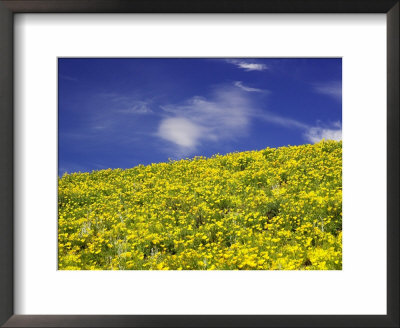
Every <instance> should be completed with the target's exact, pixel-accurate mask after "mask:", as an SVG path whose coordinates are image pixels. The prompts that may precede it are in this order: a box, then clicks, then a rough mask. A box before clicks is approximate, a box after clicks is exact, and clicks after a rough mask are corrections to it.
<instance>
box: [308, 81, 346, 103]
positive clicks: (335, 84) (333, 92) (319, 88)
mask: <svg viewBox="0 0 400 328" xmlns="http://www.w3.org/2000/svg"><path fill="white" fill-rule="evenodd" d="M314 90H315V91H316V92H318V93H321V94H324V95H327V96H330V97H332V98H335V99H336V100H339V101H341V100H342V83H341V82H339V81H332V82H327V83H317V84H314Z"/></svg>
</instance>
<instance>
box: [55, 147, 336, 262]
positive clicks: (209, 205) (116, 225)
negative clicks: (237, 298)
mask: <svg viewBox="0 0 400 328" xmlns="http://www.w3.org/2000/svg"><path fill="white" fill-rule="evenodd" d="M58 183H59V186H58V208H59V218H58V230H59V234H58V257H59V258H58V259H59V262H58V265H59V269H60V270H98V269H102V270H108V269H111V270H237V269H238V270H341V268H342V142H336V141H321V142H319V143H317V144H314V145H301V146H289V147H281V148H276V149H273V148H267V149H264V150H261V151H248V152H240V153H231V154H228V155H224V156H221V155H215V156H213V157H212V158H204V157H195V158H193V159H186V160H180V161H170V162H168V163H159V164H152V165H148V166H142V165H139V166H137V167H134V168H132V169H126V170H121V169H115V170H111V169H108V170H102V171H93V172H91V173H72V174H65V175H64V176H63V177H61V178H59V181H58Z"/></svg>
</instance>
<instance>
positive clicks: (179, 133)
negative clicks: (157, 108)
mask: <svg viewBox="0 0 400 328" xmlns="http://www.w3.org/2000/svg"><path fill="white" fill-rule="evenodd" d="M205 132H206V129H205V128H204V127H202V126H201V125H198V124H196V123H193V122H192V121H190V120H189V119H187V118H184V117H172V118H166V119H164V120H163V121H162V122H161V124H160V126H159V129H158V136H160V137H161V138H163V139H165V140H168V141H170V142H172V143H174V144H176V145H177V146H179V147H182V148H186V149H187V150H188V151H191V150H193V149H195V148H196V146H197V145H198V142H199V140H200V139H201V138H202V136H203V135H204V133H205Z"/></svg>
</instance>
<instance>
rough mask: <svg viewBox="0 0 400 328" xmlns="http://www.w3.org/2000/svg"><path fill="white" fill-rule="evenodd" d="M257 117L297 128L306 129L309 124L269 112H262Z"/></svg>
mask: <svg viewBox="0 0 400 328" xmlns="http://www.w3.org/2000/svg"><path fill="white" fill-rule="evenodd" d="M257 117H258V118H260V119H262V120H264V121H266V122H269V123H274V124H277V125H280V126H283V127H286V128H297V129H308V128H309V126H308V125H307V124H304V123H302V122H300V121H297V120H294V119H292V118H288V117H283V116H279V115H276V114H273V113H270V112H265V111H264V112H262V113H259V114H258V115H257Z"/></svg>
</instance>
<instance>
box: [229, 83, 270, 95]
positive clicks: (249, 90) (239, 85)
mask: <svg viewBox="0 0 400 328" xmlns="http://www.w3.org/2000/svg"><path fill="white" fill-rule="evenodd" d="M233 84H234V85H235V86H236V87H238V88H240V89H242V90H244V91H247V92H265V91H266V90H262V89H257V88H250V87H247V86H245V85H244V84H243V83H242V81H236V82H234V83H233Z"/></svg>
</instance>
